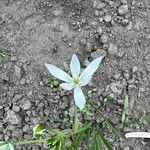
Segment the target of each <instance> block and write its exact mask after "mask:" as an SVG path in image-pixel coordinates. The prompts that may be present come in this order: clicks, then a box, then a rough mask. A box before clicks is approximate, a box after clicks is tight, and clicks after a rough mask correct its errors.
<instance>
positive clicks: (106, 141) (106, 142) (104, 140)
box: [99, 129, 113, 150]
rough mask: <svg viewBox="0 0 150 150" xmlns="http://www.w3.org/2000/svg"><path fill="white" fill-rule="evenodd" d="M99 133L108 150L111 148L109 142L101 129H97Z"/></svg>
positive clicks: (111, 149)
mask: <svg viewBox="0 0 150 150" xmlns="http://www.w3.org/2000/svg"><path fill="white" fill-rule="evenodd" d="M99 135H100V137H101V139H102V140H103V142H104V144H105V146H106V147H107V149H108V150H113V148H112V146H111V144H110V143H109V142H108V140H107V139H106V138H105V137H104V135H103V133H102V131H101V130H100V129H99Z"/></svg>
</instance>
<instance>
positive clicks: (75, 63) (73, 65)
mask: <svg viewBox="0 0 150 150" xmlns="http://www.w3.org/2000/svg"><path fill="white" fill-rule="evenodd" d="M70 69H71V74H72V76H73V77H78V76H79V74H80V62H79V59H78V57H77V56H76V55H75V54H73V56H72V58H71V62H70Z"/></svg>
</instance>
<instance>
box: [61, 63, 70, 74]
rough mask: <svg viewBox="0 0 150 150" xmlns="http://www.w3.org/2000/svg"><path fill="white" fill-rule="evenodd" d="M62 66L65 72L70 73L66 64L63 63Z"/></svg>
mask: <svg viewBox="0 0 150 150" xmlns="http://www.w3.org/2000/svg"><path fill="white" fill-rule="evenodd" d="M63 66H64V71H66V72H69V71H70V67H69V65H68V64H67V63H66V62H64V63H63Z"/></svg>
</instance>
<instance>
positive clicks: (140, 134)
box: [125, 132, 150, 138]
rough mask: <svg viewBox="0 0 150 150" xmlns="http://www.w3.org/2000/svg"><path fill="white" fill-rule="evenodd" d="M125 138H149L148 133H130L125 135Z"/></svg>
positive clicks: (149, 134)
mask: <svg viewBox="0 0 150 150" xmlns="http://www.w3.org/2000/svg"><path fill="white" fill-rule="evenodd" d="M125 137H126V138H150V133H148V132H131V133H126V134H125Z"/></svg>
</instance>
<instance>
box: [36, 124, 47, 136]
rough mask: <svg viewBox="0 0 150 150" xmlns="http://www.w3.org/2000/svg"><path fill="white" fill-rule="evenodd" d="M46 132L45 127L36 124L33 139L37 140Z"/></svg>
mask: <svg viewBox="0 0 150 150" xmlns="http://www.w3.org/2000/svg"><path fill="white" fill-rule="evenodd" d="M45 131H46V127H45V126H44V125H42V124H38V125H36V126H35V127H34V128H33V137H34V138H39V137H40V136H41V135H43V134H44V132H45Z"/></svg>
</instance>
